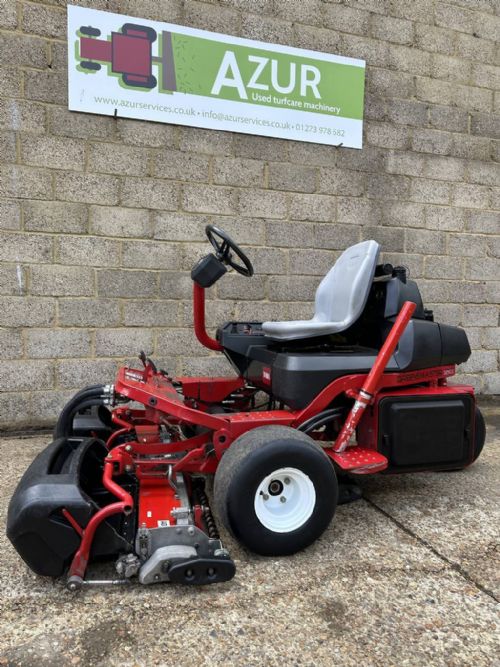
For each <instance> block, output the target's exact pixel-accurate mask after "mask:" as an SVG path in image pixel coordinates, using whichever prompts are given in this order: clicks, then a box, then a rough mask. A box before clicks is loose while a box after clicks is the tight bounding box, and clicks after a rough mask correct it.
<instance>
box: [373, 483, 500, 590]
mask: <svg viewBox="0 0 500 667" xmlns="http://www.w3.org/2000/svg"><path fill="white" fill-rule="evenodd" d="M363 499H364V500H366V502H367V503H368V504H369V505H371V506H372V507H373V508H374V509H375V510H377V511H378V512H380V514H383V515H384V516H385V517H386V518H387V519H389V521H392V523H394V524H395V525H396V526H397V527H398V528H400V529H401V530H402V531H403V532H404V533H406V534H407V535H409V536H410V537H413V539H415V540H416V541H417V542H418V543H419V544H420V545H422V546H423V547H425V548H426V549H428V550H429V551H431V552H432V553H433V554H434V555H435V556H436V557H437V558H439V559H440V560H442V561H443V562H444V563H446V564H447V565H448V566H449V567H450V568H451V569H452V570H454V571H455V572H457V573H458V574H459V575H460V576H461V577H462V578H463V579H465V580H466V581H468V582H469V583H470V584H472V585H473V586H475V587H476V588H477V589H478V590H480V591H481V592H482V593H484V594H485V595H487V596H488V597H490V598H491V599H492V600H494V601H495V602H498V603H500V600H499V599H498V598H497V597H496V595H495V594H494V593H493V591H491V590H490V589H489V588H486V586H483V585H482V584H480V583H479V582H478V581H476V580H475V579H473V578H472V577H471V576H470V574H469V573H468V572H467V571H466V570H464V568H463V567H462V566H461V565H460V564H459V563H455V562H454V561H452V560H450V559H449V558H448V557H447V556H445V555H444V554H442V553H441V552H440V551H438V550H437V549H436V547H434V546H433V545H432V544H431V543H430V542H428V541H427V540H426V539H424V538H423V537H420V536H419V535H417V534H416V533H415V532H414V531H413V530H412V529H411V528H408V527H407V526H405V525H404V524H403V523H401V521H399V520H398V519H396V518H395V517H393V516H392V515H391V514H389V512H387V511H386V510H384V509H382V507H380V506H379V505H377V503H375V502H373V500H371V498H367V497H366V496H365V495H364V494H363Z"/></svg>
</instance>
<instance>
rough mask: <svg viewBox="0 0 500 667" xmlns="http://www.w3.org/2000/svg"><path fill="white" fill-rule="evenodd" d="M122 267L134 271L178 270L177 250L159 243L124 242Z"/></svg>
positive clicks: (175, 247)
mask: <svg viewBox="0 0 500 667" xmlns="http://www.w3.org/2000/svg"><path fill="white" fill-rule="evenodd" d="M123 266H125V267H130V268H135V269H163V270H166V269H169V270H175V269H178V268H179V248H178V246H175V245H170V244H167V243H164V242H161V241H126V242H124V244H123Z"/></svg>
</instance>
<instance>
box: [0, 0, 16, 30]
mask: <svg viewBox="0 0 500 667" xmlns="http://www.w3.org/2000/svg"><path fill="white" fill-rule="evenodd" d="M0 26H1V27H2V28H8V29H14V28H16V27H17V3H15V2H11V1H9V0H7V1H5V0H4V2H2V3H0Z"/></svg>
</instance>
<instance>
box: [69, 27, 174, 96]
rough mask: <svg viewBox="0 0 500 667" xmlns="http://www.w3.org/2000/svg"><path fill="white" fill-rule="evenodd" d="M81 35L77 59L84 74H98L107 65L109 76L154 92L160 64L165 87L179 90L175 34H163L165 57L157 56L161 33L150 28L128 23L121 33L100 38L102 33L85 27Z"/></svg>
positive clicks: (166, 89) (162, 83) (128, 85)
mask: <svg viewBox="0 0 500 667" xmlns="http://www.w3.org/2000/svg"><path fill="white" fill-rule="evenodd" d="M77 34H78V36H79V43H77V59H78V60H79V63H78V68H79V69H80V70H81V71H84V72H86V73H92V72H98V71H99V70H100V69H101V66H102V65H106V66H107V67H108V74H109V75H111V76H113V75H114V76H119V77H120V79H121V84H123V85H125V86H127V87H131V88H145V89H147V90H152V89H153V88H155V87H156V86H157V83H158V82H157V78H156V77H155V76H154V75H153V65H157V66H160V69H161V88H162V89H163V90H165V91H172V90H176V82H175V70H174V62H173V52H172V36H171V33H169V32H162V34H161V37H160V39H161V49H160V52H161V54H162V55H161V56H153V43H154V42H155V41H156V40H157V34H156V31H155V30H153V28H150V27H148V26H143V25H136V24H134V23H125V24H124V25H123V26H122V29H121V32H112V33H111V36H110V37H109V38H108V39H98V38H99V37H100V35H101V31H100V30H99V29H98V28H93V27H91V26H82V27H81V28H80V29H79V31H78V33H77Z"/></svg>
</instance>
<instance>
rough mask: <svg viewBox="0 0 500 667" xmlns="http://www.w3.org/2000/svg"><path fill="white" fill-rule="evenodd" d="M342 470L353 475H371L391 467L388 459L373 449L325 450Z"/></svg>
mask: <svg viewBox="0 0 500 667" xmlns="http://www.w3.org/2000/svg"><path fill="white" fill-rule="evenodd" d="M323 451H324V452H325V453H326V454H327V455H328V456H329V457H330V458H331V459H332V461H333V462H334V463H336V464H337V465H338V466H339V468H340V469H341V470H344V471H345V472H350V473H352V474H353V475H371V474H373V473H375V472H381V471H382V470H385V469H386V468H387V466H388V465H389V461H388V460H387V458H386V457H385V456H384V455H383V454H380V452H376V451H375V450H373V449H367V448H365V447H358V446H357V445H356V446H355V447H348V448H347V449H346V450H345V451H343V452H335V451H334V450H333V449H332V448H327V449H324V450H323Z"/></svg>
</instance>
